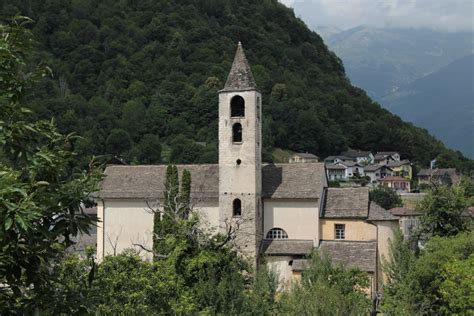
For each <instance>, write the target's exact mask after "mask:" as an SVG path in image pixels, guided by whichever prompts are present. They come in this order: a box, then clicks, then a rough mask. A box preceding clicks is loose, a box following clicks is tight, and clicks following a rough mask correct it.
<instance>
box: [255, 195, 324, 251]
mask: <svg viewBox="0 0 474 316" xmlns="http://www.w3.org/2000/svg"><path fill="white" fill-rule="evenodd" d="M263 206H264V210H263V234H264V235H263V237H264V238H265V236H266V234H267V232H268V231H269V230H270V229H272V228H275V227H279V228H282V229H284V230H285V231H286V232H287V233H288V238H289V239H308V240H313V241H314V244H315V246H317V242H318V240H319V237H318V236H319V231H318V230H319V229H318V228H319V200H318V199H308V200H301V199H281V200H272V199H265V200H264V203H263Z"/></svg>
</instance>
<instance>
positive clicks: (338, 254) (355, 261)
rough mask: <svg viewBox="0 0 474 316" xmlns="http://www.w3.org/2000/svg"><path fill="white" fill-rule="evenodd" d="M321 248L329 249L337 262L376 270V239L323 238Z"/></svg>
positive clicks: (333, 259) (366, 269)
mask: <svg viewBox="0 0 474 316" xmlns="http://www.w3.org/2000/svg"><path fill="white" fill-rule="evenodd" d="M320 248H321V249H322V250H323V251H327V252H328V253H329V255H330V257H331V259H332V261H333V262H334V263H335V264H342V265H344V266H346V267H349V268H359V269H361V270H362V271H367V272H374V271H375V269H376V261H377V257H376V256H377V242H376V241H339V240H338V241H334V240H323V241H321V243H320Z"/></svg>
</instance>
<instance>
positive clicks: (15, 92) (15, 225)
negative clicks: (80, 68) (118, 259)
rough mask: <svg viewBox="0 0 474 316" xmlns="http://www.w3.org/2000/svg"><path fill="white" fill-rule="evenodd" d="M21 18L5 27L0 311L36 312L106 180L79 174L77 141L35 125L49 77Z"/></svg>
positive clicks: (48, 125) (0, 68) (0, 48)
mask: <svg viewBox="0 0 474 316" xmlns="http://www.w3.org/2000/svg"><path fill="white" fill-rule="evenodd" d="M29 22H30V20H29V19H27V18H24V17H18V18H16V19H15V20H13V21H12V23H11V24H10V25H0V107H1V110H0V144H1V147H0V284H2V285H1V287H0V306H2V309H4V310H5V311H8V310H10V309H11V310H17V311H21V309H22V308H24V307H25V306H29V310H30V311H31V310H34V309H35V308H38V306H40V305H41V302H42V301H44V300H46V297H44V289H47V288H48V287H50V286H52V285H51V283H54V278H53V277H52V275H51V273H50V272H51V266H52V265H53V264H54V262H56V261H57V260H58V258H59V257H60V256H61V253H62V251H63V250H64V249H65V248H67V247H68V246H70V245H71V244H72V243H73V241H72V240H71V238H72V237H74V236H76V235H77V234H78V233H80V232H82V233H88V231H89V228H90V224H91V223H92V219H91V218H89V217H88V216H87V215H86V214H84V213H83V210H82V206H83V205H84V204H85V203H87V202H88V196H89V194H90V193H91V192H93V191H94V190H96V188H97V185H98V182H99V180H100V179H101V176H100V175H99V173H98V172H97V171H95V170H94V169H90V170H87V171H84V172H80V171H77V170H73V169H71V163H72V161H73V157H74V153H73V152H72V151H71V143H72V142H73V139H74V135H72V134H69V135H66V136H65V135H62V134H60V133H59V132H58V130H57V128H56V126H55V124H54V122H53V121H52V120H51V121H34V120H32V119H31V112H30V111H29V110H28V109H27V107H26V106H25V103H24V102H25V100H24V94H25V92H26V91H27V89H29V87H30V86H31V84H32V83H33V82H34V81H35V80H37V79H39V78H40V77H41V76H42V75H45V74H47V73H48V71H46V72H45V70H47V68H44V67H41V66H39V67H37V68H36V69H34V68H33V70H32V71H31V69H32V67H31V66H30V65H27V64H26V59H27V53H28V52H29V49H30V46H31V44H32V37H31V34H30V32H29V31H27V30H26V28H25V24H27V23H29Z"/></svg>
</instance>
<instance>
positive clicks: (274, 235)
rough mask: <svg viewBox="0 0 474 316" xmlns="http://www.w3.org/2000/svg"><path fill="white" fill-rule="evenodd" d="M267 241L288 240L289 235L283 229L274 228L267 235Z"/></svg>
mask: <svg viewBox="0 0 474 316" xmlns="http://www.w3.org/2000/svg"><path fill="white" fill-rule="evenodd" d="M267 239H288V234H287V233H286V231H284V230H283V229H281V228H272V229H270V230H269V231H268V233H267Z"/></svg>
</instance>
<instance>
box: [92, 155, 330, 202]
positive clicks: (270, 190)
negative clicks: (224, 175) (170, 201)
mask: <svg viewBox="0 0 474 316" xmlns="http://www.w3.org/2000/svg"><path fill="white" fill-rule="evenodd" d="M177 167H178V171H179V174H180V175H181V173H182V170H183V169H187V170H189V172H190V173H191V196H192V198H193V199H195V200H200V199H217V198H218V195H219V166H218V165H217V164H208V165H177ZM166 168H167V166H166V165H146V166H145V165H141V166H140V165H138V166H121V165H111V166H107V168H106V169H105V178H104V180H103V181H102V183H101V187H100V191H99V192H98V197H100V198H108V199H149V200H151V199H162V198H163V197H164V195H163V192H164V190H165V188H164V182H165V178H166ZM262 178H263V179H262V186H263V188H262V197H263V198H302V199H313V198H319V197H320V195H321V192H322V190H323V187H324V186H325V185H326V176H325V171H324V164H323V163H304V164H290V163H286V164H264V165H263V166H262Z"/></svg>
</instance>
